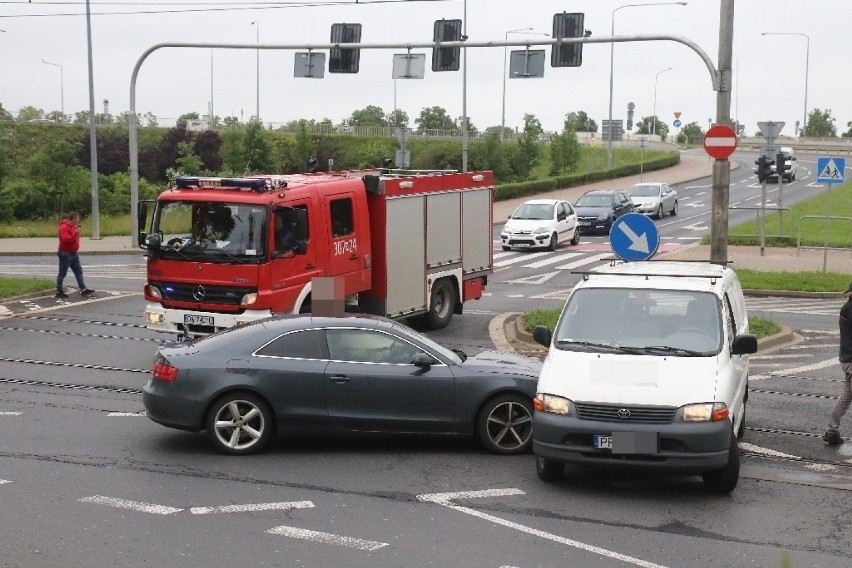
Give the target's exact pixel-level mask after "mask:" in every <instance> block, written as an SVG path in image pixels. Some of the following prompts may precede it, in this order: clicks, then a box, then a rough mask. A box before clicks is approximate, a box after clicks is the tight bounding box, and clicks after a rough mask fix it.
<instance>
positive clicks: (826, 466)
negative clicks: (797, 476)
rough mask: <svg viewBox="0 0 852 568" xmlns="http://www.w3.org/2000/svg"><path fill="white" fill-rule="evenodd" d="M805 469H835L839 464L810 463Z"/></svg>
mask: <svg viewBox="0 0 852 568" xmlns="http://www.w3.org/2000/svg"><path fill="white" fill-rule="evenodd" d="M805 469H809V470H811V471H835V470H836V469H837V466H834V465H831V464H828V463H809V464H808V465H806V466H805Z"/></svg>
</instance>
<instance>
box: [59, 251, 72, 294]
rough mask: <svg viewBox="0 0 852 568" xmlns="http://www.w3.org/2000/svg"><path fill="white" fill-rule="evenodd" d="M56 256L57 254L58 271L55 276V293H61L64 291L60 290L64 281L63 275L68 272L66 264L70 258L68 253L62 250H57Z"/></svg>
mask: <svg viewBox="0 0 852 568" xmlns="http://www.w3.org/2000/svg"><path fill="white" fill-rule="evenodd" d="M57 256H59V273H58V274H57V276H56V293H57V294H62V293H64V291H63V290H62V283H63V282H64V281H65V275H66V274H68V265H69V264H70V260H69V258H68V255H67V254H66V253H64V252H61V251H60V252H58V253H57Z"/></svg>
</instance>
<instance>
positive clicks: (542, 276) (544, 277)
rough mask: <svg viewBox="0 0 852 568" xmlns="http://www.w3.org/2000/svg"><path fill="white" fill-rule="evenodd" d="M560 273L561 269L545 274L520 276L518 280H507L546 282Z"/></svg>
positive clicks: (514, 282)
mask: <svg viewBox="0 0 852 568" xmlns="http://www.w3.org/2000/svg"><path fill="white" fill-rule="evenodd" d="M557 274H559V271H554V272H545V273H544V274H537V275H535V276H527V277H525V278H518V279H517V280H506V283H507V284H532V285H538V284H544V283H545V282H547V281H548V280H550V279H551V278H553V277H554V276H556V275H557Z"/></svg>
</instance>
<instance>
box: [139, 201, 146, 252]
mask: <svg viewBox="0 0 852 568" xmlns="http://www.w3.org/2000/svg"><path fill="white" fill-rule="evenodd" d="M147 220H148V204H147V203H145V202H144V201H140V202H139V209H138V211H137V212H136V221H137V223H136V225H137V226H138V227H139V234H137V235H136V244H138V245H139V246H140V247H142V248H144V247H145V245H146V244H147V243H148V240H147V238H146V235H145V227H146V221H147Z"/></svg>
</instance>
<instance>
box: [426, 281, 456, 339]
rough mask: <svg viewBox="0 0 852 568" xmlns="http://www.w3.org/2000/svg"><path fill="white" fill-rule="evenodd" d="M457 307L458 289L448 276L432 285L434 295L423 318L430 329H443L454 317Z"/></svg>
mask: <svg viewBox="0 0 852 568" xmlns="http://www.w3.org/2000/svg"><path fill="white" fill-rule="evenodd" d="M455 309H456V291H455V289H454V288H453V285H452V284H451V283H450V281H449V280H448V279H446V278H442V279H440V280H438V281H437V282H435V284H433V285H432V295H431V297H430V300H429V311H428V312H426V313H425V314H423V319H424V321H425V322H426V325H427V326H428V327H429V329H443V328H445V327H447V324H449V323H450V320H451V319H452V318H453V312H455Z"/></svg>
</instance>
